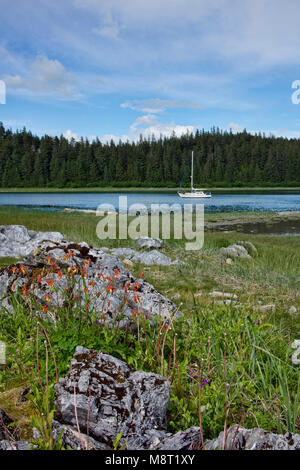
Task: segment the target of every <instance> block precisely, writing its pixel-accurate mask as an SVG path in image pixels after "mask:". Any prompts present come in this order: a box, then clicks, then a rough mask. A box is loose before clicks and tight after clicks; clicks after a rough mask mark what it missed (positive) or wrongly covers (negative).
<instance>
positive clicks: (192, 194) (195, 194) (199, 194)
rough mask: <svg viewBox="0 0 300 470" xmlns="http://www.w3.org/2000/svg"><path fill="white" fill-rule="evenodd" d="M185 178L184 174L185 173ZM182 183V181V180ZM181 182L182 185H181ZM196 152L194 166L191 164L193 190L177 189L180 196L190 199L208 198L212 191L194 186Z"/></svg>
mask: <svg viewBox="0 0 300 470" xmlns="http://www.w3.org/2000/svg"><path fill="white" fill-rule="evenodd" d="M183 179H184V175H183ZM181 183H182V181H181ZM181 183H180V187H181ZM193 183H194V152H192V166H191V190H190V191H177V194H178V196H180V197H186V198H188V199H208V198H210V197H211V193H210V192H209V191H208V192H204V190H202V189H198V188H194V185H193Z"/></svg>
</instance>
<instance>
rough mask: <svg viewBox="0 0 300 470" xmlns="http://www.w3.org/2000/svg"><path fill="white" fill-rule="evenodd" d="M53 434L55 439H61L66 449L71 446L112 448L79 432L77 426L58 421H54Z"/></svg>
mask: <svg viewBox="0 0 300 470" xmlns="http://www.w3.org/2000/svg"><path fill="white" fill-rule="evenodd" d="M52 435H53V439H54V441H56V442H58V441H59V440H61V445H62V447H63V448H64V449H69V448H71V449H72V450H110V448H109V447H108V446H107V445H104V444H101V443H100V442H97V441H95V439H93V438H92V437H90V436H87V434H84V433H83V432H80V434H79V432H78V429H77V428H74V427H72V426H68V425H65V424H60V423H59V422H58V421H55V420H53V421H52Z"/></svg>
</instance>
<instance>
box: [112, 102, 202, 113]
mask: <svg viewBox="0 0 300 470" xmlns="http://www.w3.org/2000/svg"><path fill="white" fill-rule="evenodd" d="M121 108H130V109H133V110H136V111H142V112H143V113H162V112H163V111H165V110H166V109H167V108H195V109H202V106H201V105H200V104H199V103H189V102H184V101H176V100H162V99H160V98H151V99H148V100H131V101H126V102H125V103H122V104H121Z"/></svg>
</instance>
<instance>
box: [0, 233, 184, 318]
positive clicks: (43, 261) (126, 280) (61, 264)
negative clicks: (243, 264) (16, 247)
mask: <svg viewBox="0 0 300 470" xmlns="http://www.w3.org/2000/svg"><path fill="white" fill-rule="evenodd" d="M157 253H158V254H159V255H162V254H161V253H159V252H157ZM70 254H71V255H70ZM147 254H148V256H151V252H150V253H147ZM162 256H164V255H162ZM49 259H50V264H49ZM51 264H52V265H55V268H53V272H48V273H46V274H45V272H46V271H47V270H49V268H50V265H51ZM22 265H23V266H24V267H25V273H23V272H20V271H22V268H21V266H22ZM75 265H76V266H77V267H78V273H75V274H74V276H73V281H74V285H73V294H74V295H76V296H77V302H78V304H79V305H82V306H83V307H84V306H85V293H84V288H85V286H84V284H83V280H82V277H81V275H80V271H82V270H83V269H85V270H86V275H87V277H88V279H87V280H86V281H87V282H88V283H89V284H90V283H92V285H90V286H89V294H88V295H89V298H90V305H89V308H90V311H93V313H94V314H95V315H96V317H97V315H98V317H99V318H101V321H104V322H105V323H106V324H107V325H110V324H112V323H113V322H114V321H115V319H116V318H118V319H119V318H120V315H121V316H122V319H121V321H120V322H119V325H120V327H124V326H125V325H127V324H128V323H129V324H133V323H134V322H133V315H132V311H133V310H134V311H137V312H138V313H139V314H140V315H146V316H147V317H148V318H149V320H150V321H151V320H152V319H153V318H154V317H155V316H157V315H161V316H162V317H163V318H166V319H169V318H170V317H171V316H173V315H175V316H179V314H178V313H177V307H176V305H175V304H174V303H173V302H171V301H170V300H169V299H167V298H166V297H164V296H163V295H161V294H160V293H159V292H157V290H155V289H154V287H153V286H152V285H151V284H149V283H147V282H146V281H144V280H143V279H135V278H134V277H133V275H132V274H131V273H130V272H129V271H128V270H126V269H125V267H124V265H123V263H122V261H121V260H120V259H119V258H117V257H116V256H113V255H111V254H108V253H104V252H103V251H102V250H97V249H95V248H91V247H89V246H88V245H87V244H86V243H70V242H67V241H63V242H48V241H43V242H41V244H40V245H39V246H38V249H37V250H36V251H35V252H34V253H33V254H30V255H29V256H28V257H27V258H25V259H24V260H22V261H21V262H18V263H16V264H15V267H14V266H11V267H7V268H5V269H3V270H2V271H1V272H0V298H1V297H4V296H5V294H6V293H7V290H8V286H9V285H10V286H12V285H14V287H15V289H17V287H19V288H22V286H23V285H24V284H26V285H27V288H28V292H29V293H30V294H31V295H33V296H34V297H35V298H36V300H37V301H38V303H40V304H45V296H46V295H47V294H50V299H49V300H48V301H47V305H48V307H49V314H50V313H51V309H55V308H57V307H61V306H62V305H63V302H64V299H65V297H64V290H65V288H67V287H68V281H67V276H68V273H67V269H71V268H72V266H73V267H74V266H75ZM15 268H16V269H15ZM43 268H44V270H43ZM60 270H61V271H62V272H63V276H59V271H60ZM14 271H15V272H14ZM33 271H34V274H35V276H34V278H36V276H37V275H38V274H39V273H40V274H42V273H43V276H44V277H42V278H41V280H40V282H39V283H34V282H33V283H32V276H31V273H32V272H33ZM116 272H117V274H116ZM100 275H101V276H102V277H99V276H100ZM28 281H29V282H28ZM52 281H53V282H54V283H55V287H56V289H51V287H50V286H49V285H48V283H49V282H52ZM125 285H126V290H127V293H126V302H125V300H124V298H125V291H124V286H125ZM108 286H110V287H112V288H111V290H108ZM100 293H101V294H100ZM99 294H100V295H99ZM2 307H5V308H7V309H8V310H9V311H11V310H12V308H11V305H10V299H9V296H7V298H5V299H3V301H2ZM102 314H105V319H103V318H102Z"/></svg>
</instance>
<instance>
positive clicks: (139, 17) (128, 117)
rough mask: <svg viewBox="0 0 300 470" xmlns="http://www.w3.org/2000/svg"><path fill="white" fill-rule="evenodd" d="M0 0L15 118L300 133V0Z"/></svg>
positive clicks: (2, 68)
mask: <svg viewBox="0 0 300 470" xmlns="http://www.w3.org/2000/svg"><path fill="white" fill-rule="evenodd" d="M0 7H1V23H2V24H1V31H0V57H1V61H0V80H3V81H4V82H5V84H6V91H7V95H6V104H0V121H3V122H4V124H5V125H6V126H8V127H12V128H13V129H16V128H22V127H23V126H25V127H27V128H28V129H30V130H32V132H33V133H35V134H38V135H43V134H45V133H47V134H50V135H60V134H64V135H66V136H67V137H72V136H74V137H75V138H79V137H80V136H84V137H88V138H89V139H93V138H95V137H96V136H97V137H98V138H99V139H101V140H102V141H107V140H110V138H113V139H115V140H118V139H119V138H121V139H122V140H126V139H129V140H133V139H137V138H138V137H139V135H140V134H143V135H145V136H148V135H151V134H154V135H156V136H159V135H160V134H162V135H170V134H171V133H172V132H173V131H174V132H175V133H176V134H177V135H181V134H182V133H185V132H187V131H190V132H192V131H195V130H196V129H197V128H199V129H201V128H205V129H210V128H211V127H212V126H218V127H220V128H222V129H230V128H232V130H233V131H237V132H238V131H240V130H242V129H244V128H246V129H247V130H248V131H251V132H258V131H261V132H265V133H266V134H269V133H272V134H274V135H276V136H280V135H283V136H287V137H300V105H297V104H293V103H292V100H291V97H292V93H293V92H294V91H295V90H293V89H292V88H291V86H292V83H293V82H294V81H295V80H298V79H299V80H300V56H299V43H300V41H299V40H300V28H299V24H298V23H299V17H300V2H299V1H298V0H286V1H284V2H283V1H282V0H243V1H241V0H210V1H208V0H205V1H204V0H152V1H151V2H150V1H147V0H126V1H125V0H60V1H58V0H26V2H24V0H13V1H12V0H0ZM299 97H300V93H299Z"/></svg>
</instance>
